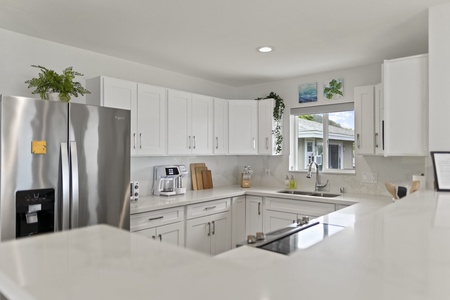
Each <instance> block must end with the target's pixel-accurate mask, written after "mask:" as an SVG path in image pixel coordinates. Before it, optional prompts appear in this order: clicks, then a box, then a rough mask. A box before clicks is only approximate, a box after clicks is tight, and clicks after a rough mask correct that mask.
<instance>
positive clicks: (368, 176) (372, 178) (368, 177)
mask: <svg viewBox="0 0 450 300" xmlns="http://www.w3.org/2000/svg"><path fill="white" fill-rule="evenodd" d="M361 181H362V182H364V183H378V173H371V172H363V173H362V174H361Z"/></svg>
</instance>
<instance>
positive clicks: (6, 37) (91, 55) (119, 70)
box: [0, 29, 237, 103]
mask: <svg viewBox="0 0 450 300" xmlns="http://www.w3.org/2000/svg"><path fill="white" fill-rule="evenodd" d="M0 45H1V46H0V57H1V58H2V59H1V60H0V71H1V72H0V94H4V95H15V96H32V95H31V90H29V89H28V88H27V85H26V84H25V83H24V82H25V81H26V80H28V79H31V78H33V77H37V75H38V73H39V70H38V69H36V68H32V67H31V65H42V66H45V67H47V68H50V69H53V70H55V71H57V72H61V71H62V70H63V69H65V68H66V67H70V66H73V68H74V70H76V71H78V72H80V73H82V74H84V77H77V78H76V79H77V80H78V81H80V82H81V83H82V84H83V85H84V81H85V79H86V78H92V77H96V76H99V75H105V76H110V77H115V78H121V79H126V80H131V81H136V82H142V83H148V84H152V85H157V86H163V87H168V88H173V89H178V90H182V91H186V92H192V93H198V94H203V95H210V96H216V97H221V98H225V99H227V98H234V97H235V96H236V92H237V90H236V89H235V88H233V87H230V86H226V85H222V84H218V83H214V82H211V81H207V80H203V79H198V78H195V77H191V76H186V75H183V74H179V73H174V72H170V71H166V70H162V69H158V68H154V67H150V66H146V65H143V64H138V63H134V62H131V61H127V60H123V59H118V58H115V57H112V56H107V55H103V54H99V53H95V52H91V51H86V50H83V49H80V48H75V47H70V46H66V45H62V44H58V43H54V42H50V41H47V40H43V39H38V38H34V37H30V36H27V35H23V34H19V33H15V32H11V31H7V30H3V29H0ZM33 97H39V95H33ZM71 101H73V102H80V103H85V99H84V97H79V98H75V99H73V100H71Z"/></svg>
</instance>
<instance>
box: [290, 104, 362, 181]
mask: <svg viewBox="0 0 450 300" xmlns="http://www.w3.org/2000/svg"><path fill="white" fill-rule="evenodd" d="M290 127H291V130H290V132H291V155H290V159H289V166H290V167H289V168H290V170H291V171H306V170H307V169H308V166H309V164H310V163H311V162H315V163H316V164H317V165H318V166H319V170H320V171H321V172H325V173H327V172H328V173H330V172H333V173H354V170H355V133H354V129H355V113H354V108H353V102H346V103H338V104H329V105H318V106H307V107H296V108H292V109H291V122H290Z"/></svg>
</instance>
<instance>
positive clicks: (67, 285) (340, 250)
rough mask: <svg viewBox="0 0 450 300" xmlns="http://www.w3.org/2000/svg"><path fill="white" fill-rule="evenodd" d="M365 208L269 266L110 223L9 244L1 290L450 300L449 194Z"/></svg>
mask: <svg viewBox="0 0 450 300" xmlns="http://www.w3.org/2000/svg"><path fill="white" fill-rule="evenodd" d="M367 205H369V206H370V203H367ZM357 206H358V205H354V206H350V207H348V208H346V209H344V210H343V212H342V213H345V214H352V207H357ZM359 206H360V207H361V210H358V209H354V210H353V211H354V214H355V216H357V215H358V214H359V213H362V214H363V215H360V217H359V218H357V220H356V222H355V223H354V225H353V226H349V227H348V228H346V229H344V230H342V231H341V232H339V233H337V234H335V235H333V236H331V237H328V238H327V239H325V240H324V241H322V242H321V243H319V244H316V245H314V246H312V247H310V248H308V249H305V250H301V251H298V252H296V253H294V254H293V255H291V256H287V257H283V258H280V259H278V257H275V256H272V257H271V258H269V259H271V262H270V263H263V264H254V261H253V262H252V263H246V262H248V261H249V260H247V259H246V257H245V255H248V256H251V255H252V251H258V250H257V249H252V250H249V249H245V250H242V249H237V250H232V251H236V252H235V253H228V254H227V255H223V256H222V257H218V258H216V259H214V258H210V257H208V256H205V255H201V254H198V253H195V252H192V251H190V250H188V249H183V248H177V247H174V246H170V245H165V244H161V243H157V242H154V241H152V240H149V239H146V238H144V237H141V236H139V235H135V234H130V233H128V232H125V231H121V230H119V229H115V228H111V227H108V226H105V225H97V226H92V227H88V228H82V229H77V230H72V231H67V232H59V233H56V234H48V235H42V236H36V237H33V238H28V239H22V240H16V241H10V242H5V243H2V244H0V290H2V291H3V293H4V294H6V296H8V297H9V298H10V299H11V300H13V299H46V300H52V299H58V300H61V299H188V300H189V299H195V300H202V299H216V300H222V299H245V300H249V299H255V300H256V299H258V300H261V299H265V300H269V299H290V298H292V299H298V298H300V297H301V298H306V299H308V298H310V299H331V298H332V299H358V300H359V299H365V300H366V299H369V300H372V299H373V300H375V299H377V300H379V299H408V300H411V299H412V300H414V299H421V300H423V299H448V298H449V297H450V285H449V284H448V278H450V254H449V253H450V193H438V192H434V191H419V192H416V193H414V194H411V195H409V196H407V197H405V198H403V199H401V200H399V201H396V202H395V203H390V204H388V205H385V206H384V207H381V208H380V207H378V208H375V207H372V208H370V207H366V209H364V203H363V202H360V205H359ZM370 210H371V212H370ZM338 213H339V211H338V212H334V213H332V214H334V215H335V216H336V217H338V215H336V214H338ZM330 216H331V215H330ZM239 252H241V253H242V254H241V256H239V255H240V254H239ZM233 256H235V258H234V259H233ZM264 256H265V255H261V256H260V259H263V257H264ZM267 257H268V256H267ZM221 258H222V259H221ZM239 258H241V260H240V261H239ZM230 260H231V261H230ZM252 264H253V265H254V267H252Z"/></svg>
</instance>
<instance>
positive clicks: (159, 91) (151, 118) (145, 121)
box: [135, 84, 167, 155]
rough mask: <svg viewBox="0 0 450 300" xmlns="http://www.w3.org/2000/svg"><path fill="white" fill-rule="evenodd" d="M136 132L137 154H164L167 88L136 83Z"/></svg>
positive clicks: (165, 144) (165, 145)
mask: <svg viewBox="0 0 450 300" xmlns="http://www.w3.org/2000/svg"><path fill="white" fill-rule="evenodd" d="M137 120H138V124H137V125H138V126H137V127H138V130H137V132H138V134H137V136H136V139H137V142H136V143H135V144H136V152H137V153H138V154H139V155H164V154H166V152H167V149H166V148H167V90H166V89H165V88H162V87H158V86H152V85H147V84H138V98H137Z"/></svg>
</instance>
